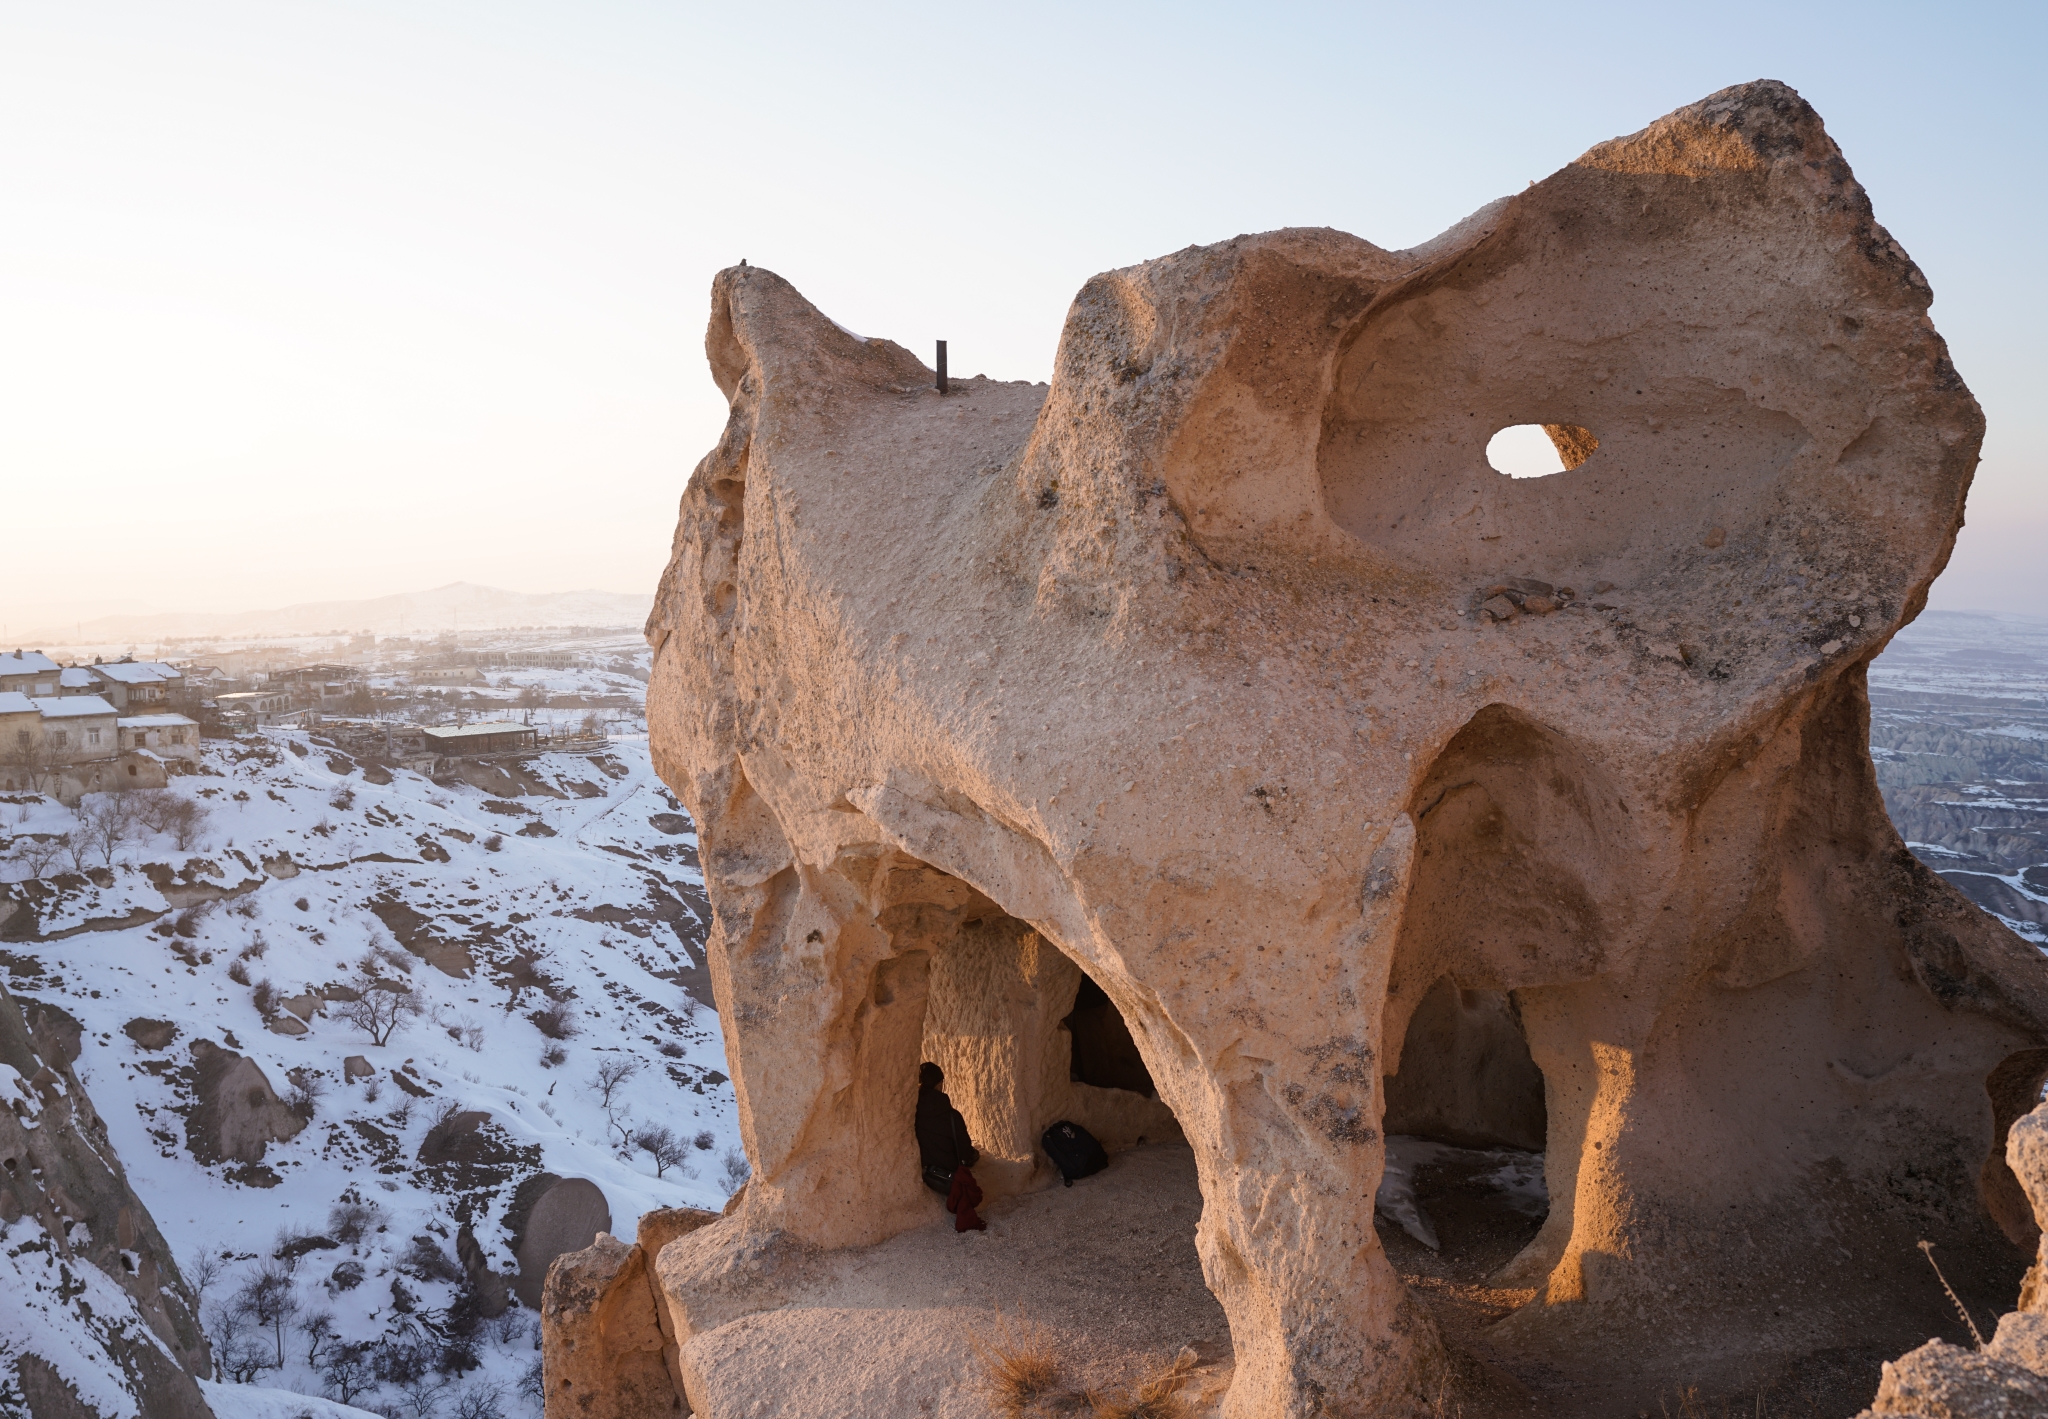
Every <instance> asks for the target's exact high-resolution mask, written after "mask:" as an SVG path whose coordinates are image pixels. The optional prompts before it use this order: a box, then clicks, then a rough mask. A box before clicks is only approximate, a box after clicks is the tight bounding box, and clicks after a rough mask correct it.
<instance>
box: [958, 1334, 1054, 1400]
mask: <svg viewBox="0 0 2048 1419" xmlns="http://www.w3.org/2000/svg"><path fill="white" fill-rule="evenodd" d="M967 1343H968V1344H969V1345H970V1346H972V1347H973V1349H974V1355H975V1358H976V1359H977V1360H979V1361H980V1362H981V1387H982V1390H983V1391H984V1392H985V1393H986V1394H987V1395H988V1397H989V1402H990V1403H991V1404H992V1405H993V1406H994V1407H995V1412H996V1413H998V1414H1000V1415H1003V1416H1005V1419H1019V1416H1022V1415H1024V1414H1026V1413H1028V1412H1029V1411H1030V1410H1031V1408H1032V1406H1033V1405H1035V1404H1037V1403H1038V1401H1039V1400H1041V1399H1047V1398H1050V1397H1051V1396H1053V1395H1056V1394H1059V1393H1060V1392H1061V1390H1062V1389H1063V1386H1062V1384H1061V1382H1060V1361H1059V1355H1058V1353H1057V1352H1056V1351H1055V1350H1054V1349H1053V1344H1052V1337H1051V1336H1050V1335H1048V1334H1047V1333H1046V1332H1045V1330H1044V1329H1043V1328H1042V1327H1040V1326H1036V1325H1033V1324H1031V1323H1030V1322H1029V1321H1018V1322H1015V1323H1012V1322H1011V1320H1010V1318H1009V1317H1008V1316H1005V1315H1002V1314H1001V1313H998V1314H997V1315H996V1323H995V1334H994V1335H992V1336H979V1335H973V1336H969V1337H968V1340H967Z"/></svg>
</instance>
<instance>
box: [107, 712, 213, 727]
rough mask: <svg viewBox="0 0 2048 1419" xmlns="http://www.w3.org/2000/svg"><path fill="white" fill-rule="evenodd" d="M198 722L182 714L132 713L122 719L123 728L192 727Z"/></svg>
mask: <svg viewBox="0 0 2048 1419" xmlns="http://www.w3.org/2000/svg"><path fill="white" fill-rule="evenodd" d="M198 723H199V721H198V720H196V719H187V718H185V716H183V715H182V714H130V715H123V716H122V717H121V720H120V724H121V727H122V728H123V729H190V728H192V727H194V726H196V725H197V724H198Z"/></svg>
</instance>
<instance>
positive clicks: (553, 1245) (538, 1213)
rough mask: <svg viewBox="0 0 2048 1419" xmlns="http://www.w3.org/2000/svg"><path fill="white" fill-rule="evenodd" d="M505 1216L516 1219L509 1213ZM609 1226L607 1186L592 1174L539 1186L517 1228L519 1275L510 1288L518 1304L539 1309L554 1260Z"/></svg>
mask: <svg viewBox="0 0 2048 1419" xmlns="http://www.w3.org/2000/svg"><path fill="white" fill-rule="evenodd" d="M541 1176H543V1177H546V1176H549V1175H548V1174H545V1173H544V1174H542V1175H541ZM516 1201H517V1199H515V1203H516ZM506 1220H507V1221H508V1222H510V1221H511V1220H512V1219H511V1218H510V1217H509V1216H508V1218H507V1219H506ZM611 1227H612V1209H611V1204H610V1203H609V1202H607V1201H605V1196H604V1190H603V1189H602V1188H600V1187H599V1186H598V1185H597V1184H596V1183H594V1182H592V1181H590V1179H588V1178H556V1179H555V1180H554V1181H553V1183H551V1184H549V1185H548V1186H547V1187H546V1188H545V1190H539V1189H536V1192H535V1195H534V1196H533V1199H532V1202H531V1203H530V1205H529V1208H528V1210H527V1212H526V1215H525V1218H524V1219H523V1224H522V1225H521V1226H520V1227H519V1228H518V1229H517V1232H516V1236H517V1238H518V1244H517V1247H516V1250H515V1255H516V1256H517V1257H518V1258H519V1279H518V1280H517V1281H515V1282H513V1284H512V1289H513V1291H514V1292H515V1293H516V1294H517V1295H518V1297H519V1303H520V1304H521V1305H524V1306H531V1307H533V1308H534V1309H535V1310H539V1309H540V1303H541V1291H542V1288H543V1287H544V1286H545V1285H546V1284H547V1276H548V1267H549V1266H550V1265H551V1264H552V1263H553V1262H554V1259H555V1258H556V1257H558V1256H560V1255H562V1253H564V1252H572V1251H581V1250H583V1248H585V1247H587V1246H589V1245H590V1244H591V1243H592V1242H593V1241H595V1240H596V1239H597V1234H598V1233H599V1232H609V1231H610V1230H611Z"/></svg>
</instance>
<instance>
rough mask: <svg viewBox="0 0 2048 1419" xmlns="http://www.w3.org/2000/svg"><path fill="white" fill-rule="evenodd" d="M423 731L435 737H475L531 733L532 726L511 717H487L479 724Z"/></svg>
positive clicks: (448, 726) (532, 731)
mask: <svg viewBox="0 0 2048 1419" xmlns="http://www.w3.org/2000/svg"><path fill="white" fill-rule="evenodd" d="M425 732H426V733H428V734H431V735H433V736H434V737H435V738H436V739H476V738H481V737H482V736H484V735H487V734H532V733H534V728H533V726H532V725H530V724H521V723H519V721H517V720H513V719H487V720H485V721H483V722H482V723H481V724H460V725H455V724H451V725H447V726H445V727H441V728H429V729H427V730H426V731H425Z"/></svg>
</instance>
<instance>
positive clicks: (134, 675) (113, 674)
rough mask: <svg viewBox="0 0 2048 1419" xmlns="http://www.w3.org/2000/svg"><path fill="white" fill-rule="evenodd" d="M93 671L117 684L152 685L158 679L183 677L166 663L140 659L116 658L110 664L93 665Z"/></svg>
mask: <svg viewBox="0 0 2048 1419" xmlns="http://www.w3.org/2000/svg"><path fill="white" fill-rule="evenodd" d="M92 669H93V673H94V674H96V675H99V676H101V677H103V678H105V679H108V680H112V681H113V682H114V683H116V684H118V685H153V684H155V683H156V682H157V681H159V680H177V679H182V678H183V677H182V676H180V675H179V674H178V672H177V671H175V670H172V669H171V668H170V667H169V666H168V665H152V664H150V663H149V662H147V661H141V660H117V661H115V662H114V663H113V664H111V665H95V666H93V667H92Z"/></svg>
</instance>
